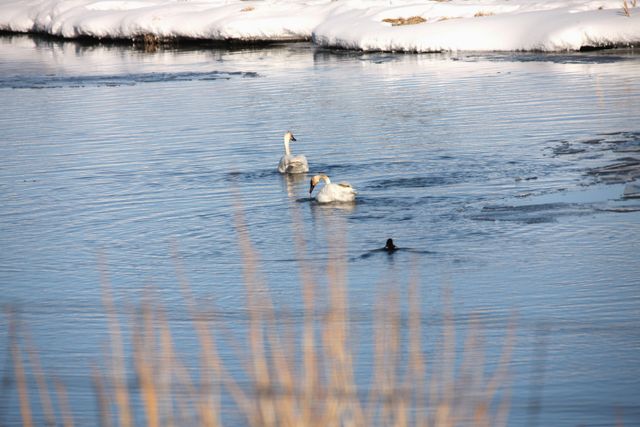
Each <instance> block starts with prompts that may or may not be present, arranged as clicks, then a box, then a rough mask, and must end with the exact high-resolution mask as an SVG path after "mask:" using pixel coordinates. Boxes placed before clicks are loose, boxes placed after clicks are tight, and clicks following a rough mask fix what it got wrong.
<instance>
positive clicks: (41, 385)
mask: <svg viewBox="0 0 640 427" xmlns="http://www.w3.org/2000/svg"><path fill="white" fill-rule="evenodd" d="M25 341H26V342H27V355H28V356H29V364H30V366H31V369H33V373H34V375H35V377H36V382H37V384H38V393H39V395H40V402H41V404H42V411H43V413H44V419H45V424H46V425H47V426H55V425H56V417H55V415H54V412H53V404H52V403H51V396H50V395H49V387H48V386H47V378H46V375H45V373H44V371H43V370H42V364H41V363H40V357H39V356H38V352H37V351H36V350H35V347H34V346H33V344H32V343H31V339H30V338H29V337H28V335H26V336H25Z"/></svg>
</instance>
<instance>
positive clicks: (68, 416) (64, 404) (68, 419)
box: [54, 379, 73, 427]
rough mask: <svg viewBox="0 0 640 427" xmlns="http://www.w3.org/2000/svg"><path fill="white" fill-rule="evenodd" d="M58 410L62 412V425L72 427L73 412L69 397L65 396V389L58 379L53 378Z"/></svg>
mask: <svg viewBox="0 0 640 427" xmlns="http://www.w3.org/2000/svg"><path fill="white" fill-rule="evenodd" d="M54 384H55V388H56V394H57V396H58V403H59V405H60V412H61V413H62V425H63V426H64V427H73V414H72V412H71V407H70V406H69V398H68V397H67V389H66V387H65V386H64V384H63V383H62V381H60V380H59V379H55V380H54Z"/></svg>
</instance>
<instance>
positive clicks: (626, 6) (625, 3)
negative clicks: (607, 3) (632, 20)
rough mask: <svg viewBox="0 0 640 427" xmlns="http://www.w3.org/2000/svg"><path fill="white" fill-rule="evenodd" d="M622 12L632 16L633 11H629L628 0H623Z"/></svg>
mask: <svg viewBox="0 0 640 427" xmlns="http://www.w3.org/2000/svg"><path fill="white" fill-rule="evenodd" d="M622 13H623V14H624V16H627V17H631V12H630V11H629V4H628V3H627V0H622Z"/></svg>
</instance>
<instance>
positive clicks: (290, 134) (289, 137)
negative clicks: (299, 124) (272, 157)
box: [284, 130, 296, 143]
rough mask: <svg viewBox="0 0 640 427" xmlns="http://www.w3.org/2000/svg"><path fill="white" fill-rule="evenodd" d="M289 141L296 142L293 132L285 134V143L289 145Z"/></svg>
mask: <svg viewBox="0 0 640 427" xmlns="http://www.w3.org/2000/svg"><path fill="white" fill-rule="evenodd" d="M289 141H296V138H295V136H293V134H292V133H291V131H289V130H288V131H287V133H285V134H284V142H286V143H288V142H289Z"/></svg>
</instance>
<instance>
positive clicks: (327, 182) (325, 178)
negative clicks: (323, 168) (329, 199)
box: [320, 175, 331, 184]
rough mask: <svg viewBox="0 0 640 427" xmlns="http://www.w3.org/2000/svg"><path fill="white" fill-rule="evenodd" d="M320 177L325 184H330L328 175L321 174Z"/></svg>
mask: <svg viewBox="0 0 640 427" xmlns="http://www.w3.org/2000/svg"><path fill="white" fill-rule="evenodd" d="M320 179H322V180H323V181H324V183H325V184H331V180H330V179H329V177H328V176H327V175H322V176H321V177H320Z"/></svg>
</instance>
